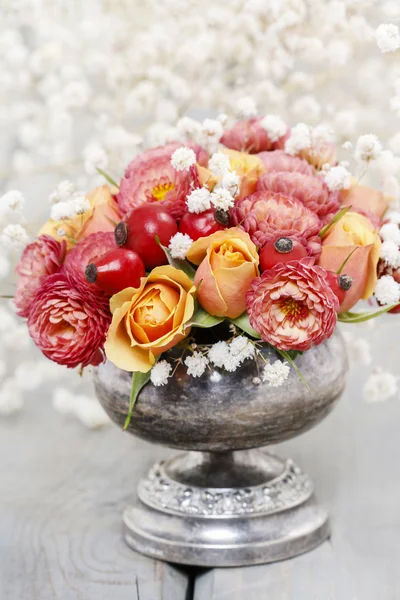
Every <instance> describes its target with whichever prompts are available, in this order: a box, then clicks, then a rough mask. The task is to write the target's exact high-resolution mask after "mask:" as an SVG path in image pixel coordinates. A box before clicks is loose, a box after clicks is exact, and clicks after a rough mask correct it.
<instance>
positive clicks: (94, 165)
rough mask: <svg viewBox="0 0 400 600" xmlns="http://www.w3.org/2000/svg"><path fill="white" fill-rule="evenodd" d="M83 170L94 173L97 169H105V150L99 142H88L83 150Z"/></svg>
mask: <svg viewBox="0 0 400 600" xmlns="http://www.w3.org/2000/svg"><path fill="white" fill-rule="evenodd" d="M83 159H84V165H85V171H86V173H87V174H88V175H95V174H96V173H97V169H102V170H104V169H106V168H107V165H108V156H107V152H106V151H105V150H104V148H102V147H101V146H100V145H99V144H96V143H90V144H88V145H87V146H86V148H85V149H84V151H83Z"/></svg>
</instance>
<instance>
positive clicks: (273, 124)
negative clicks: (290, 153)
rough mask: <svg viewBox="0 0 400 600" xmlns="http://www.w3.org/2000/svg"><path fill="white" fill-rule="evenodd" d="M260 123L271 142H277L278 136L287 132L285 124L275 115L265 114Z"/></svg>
mask: <svg viewBox="0 0 400 600" xmlns="http://www.w3.org/2000/svg"><path fill="white" fill-rule="evenodd" d="M260 125H261V127H262V128H263V129H265V131H266V132H267V134H268V137H269V139H270V140H271V142H277V141H278V140H279V138H281V137H283V136H284V135H285V133H286V132H287V129H288V128H287V125H286V123H285V121H283V120H282V119H281V118H280V117H278V116H277V115H266V116H265V117H264V118H263V119H262V120H261V121H260Z"/></svg>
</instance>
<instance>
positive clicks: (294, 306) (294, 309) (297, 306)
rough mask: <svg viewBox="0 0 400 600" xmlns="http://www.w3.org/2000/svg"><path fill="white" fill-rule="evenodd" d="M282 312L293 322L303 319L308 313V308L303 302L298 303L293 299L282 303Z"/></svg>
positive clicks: (286, 299) (287, 299)
mask: <svg viewBox="0 0 400 600" xmlns="http://www.w3.org/2000/svg"><path fill="white" fill-rule="evenodd" d="M281 310H282V312H283V313H284V314H285V316H286V318H287V319H289V320H290V321H292V322H294V321H297V320H300V319H303V318H304V317H306V316H307V313H308V309H307V307H306V306H305V305H304V304H303V303H302V302H298V301H297V300H295V299H294V298H291V297H289V298H285V299H284V300H283V301H282V304H281Z"/></svg>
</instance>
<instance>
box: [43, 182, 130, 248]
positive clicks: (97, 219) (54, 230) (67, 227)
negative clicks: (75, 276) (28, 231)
mask: <svg viewBox="0 0 400 600" xmlns="http://www.w3.org/2000/svg"><path fill="white" fill-rule="evenodd" d="M86 198H87V199H88V200H89V203H90V208H89V210H87V211H86V212H85V213H83V214H82V215H77V216H76V217H74V218H73V219H64V220H62V221H53V220H52V219H50V220H49V221H47V223H45V224H44V225H43V227H42V228H41V230H40V231H39V235H45V234H47V235H50V236H51V237H52V238H54V239H56V240H58V241H61V240H63V239H64V240H65V241H66V243H67V248H68V250H70V249H71V248H72V247H73V245H74V242H79V241H81V240H83V239H85V238H86V237H87V236H88V235H90V234H91V233H97V232H98V231H114V229H115V225H116V224H117V223H119V221H120V220H121V214H120V212H119V210H118V205H117V203H116V202H115V200H114V198H113V196H112V194H111V190H110V188H109V187H108V185H102V186H100V187H97V188H95V189H94V190H92V191H90V192H88V194H86ZM60 229H62V230H64V231H65V235H63V236H60V235H59V230H60Z"/></svg>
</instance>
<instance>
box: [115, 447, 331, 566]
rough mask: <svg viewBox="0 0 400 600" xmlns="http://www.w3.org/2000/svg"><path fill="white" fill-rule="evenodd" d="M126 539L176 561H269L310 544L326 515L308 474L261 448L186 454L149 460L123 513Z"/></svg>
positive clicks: (323, 531) (320, 535)
mask: <svg viewBox="0 0 400 600" xmlns="http://www.w3.org/2000/svg"><path fill="white" fill-rule="evenodd" d="M124 536H125V540H126V542H127V544H128V545H129V546H130V547H131V548H133V549H135V550H138V551H139V552H141V553H143V554H147V555H149V556H152V557H155V558H158V559H161V560H165V561H169V562H174V563H181V564H190V565H198V566H205V567H228V566H242V565H253V564H260V563H267V562H273V561H277V560H282V559H286V558H290V557H293V556H296V555H297V554H301V553H303V552H307V551H308V550H311V549H313V548H315V547H316V546H318V545H319V544H320V543H322V542H323V541H324V540H326V538H327V537H328V536H329V524H328V517H327V513H326V511H325V510H323V509H322V508H321V507H319V506H318V505H317V504H316V502H315V497H314V493H313V484H312V482H311V480H310V479H309V477H308V476H307V475H306V474H305V473H303V472H302V471H301V470H300V468H299V467H298V466H297V465H296V464H295V463H294V462H293V461H291V460H287V461H283V460H281V459H279V458H276V457H274V456H271V455H269V454H267V453H266V452H264V451H263V450H248V451H242V452H229V453H228V452H227V453H201V452H188V453H184V454H180V455H178V456H177V457H175V458H173V459H171V460H170V461H167V462H161V463H157V464H155V465H154V466H153V467H152V469H151V470H150V472H149V473H148V475H147V476H146V477H145V478H144V479H142V480H141V482H140V484H139V486H138V490H137V498H136V500H135V502H134V504H133V505H132V506H129V507H128V508H127V509H126V510H125V513H124Z"/></svg>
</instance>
